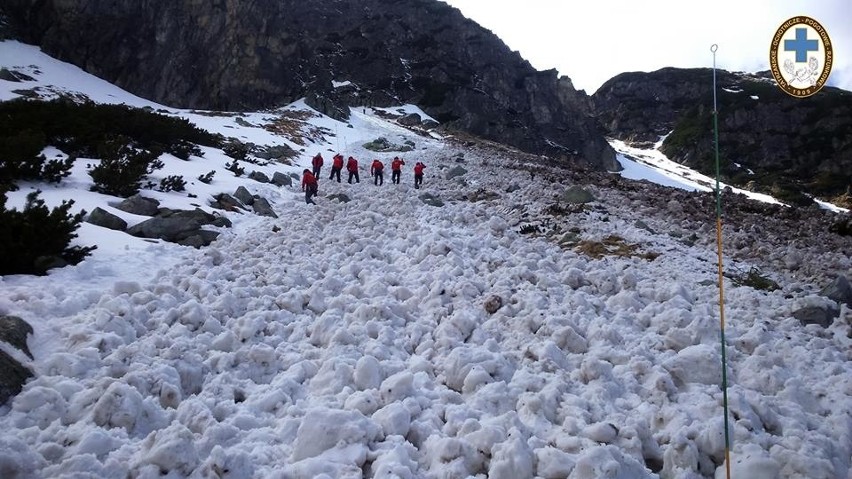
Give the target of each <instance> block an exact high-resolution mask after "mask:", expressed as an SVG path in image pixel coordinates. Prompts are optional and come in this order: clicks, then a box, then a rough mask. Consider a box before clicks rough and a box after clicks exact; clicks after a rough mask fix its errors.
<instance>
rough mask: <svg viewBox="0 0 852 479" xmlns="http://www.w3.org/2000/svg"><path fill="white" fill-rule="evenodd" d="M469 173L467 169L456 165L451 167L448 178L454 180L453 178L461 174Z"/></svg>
mask: <svg viewBox="0 0 852 479" xmlns="http://www.w3.org/2000/svg"><path fill="white" fill-rule="evenodd" d="M466 174H467V170H466V169H464V168H463V167H461V166H454V167H452V168H450V171H448V172H447V176H446V178H447V179H448V180H452V179H453V178H458V177H459V176H464V175H466Z"/></svg>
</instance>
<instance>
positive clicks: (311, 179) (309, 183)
mask: <svg viewBox="0 0 852 479" xmlns="http://www.w3.org/2000/svg"><path fill="white" fill-rule="evenodd" d="M318 189H319V185H318V184H317V177H316V176H314V174H313V173H311V170H309V169H307V168H305V171H303V172H302V191H304V192H305V203H307V204H309V205H315V204H316V203H314V200H312V199H311V197H313V196H315V195H316V194H317V190H318Z"/></svg>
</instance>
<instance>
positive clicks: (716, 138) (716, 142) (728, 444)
mask: <svg viewBox="0 0 852 479" xmlns="http://www.w3.org/2000/svg"><path fill="white" fill-rule="evenodd" d="M718 49H719V47H718V45H716V44H715V43H714V44H713V45H712V46H711V47H710V51H711V52H713V140H714V141H713V143H714V145H715V147H716V250H717V251H718V254H719V259H718V264H719V326H720V327H719V331H720V332H721V342H722V407H723V409H724V412H725V474H726V477H727V478H728V479H731V437H730V433H729V427H728V366H727V363H728V361H727V357H726V355H725V287H724V284H723V275H722V190H721V188H720V187H719V176H720V172H719V110H718V109H717V108H716V50H718Z"/></svg>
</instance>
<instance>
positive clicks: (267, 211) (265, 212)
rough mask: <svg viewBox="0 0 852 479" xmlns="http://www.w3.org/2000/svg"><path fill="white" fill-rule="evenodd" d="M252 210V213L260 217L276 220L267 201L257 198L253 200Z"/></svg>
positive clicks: (276, 216)
mask: <svg viewBox="0 0 852 479" xmlns="http://www.w3.org/2000/svg"><path fill="white" fill-rule="evenodd" d="M252 208H254V212H255V213H257V214H259V215H260V216H268V217H270V218H278V215H276V214H275V211H273V210H272V206H270V205H269V201H267V200H266V198H257V199H256V200H254V203H253V204H252Z"/></svg>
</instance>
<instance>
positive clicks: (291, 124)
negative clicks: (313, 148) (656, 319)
mask: <svg viewBox="0 0 852 479" xmlns="http://www.w3.org/2000/svg"><path fill="white" fill-rule="evenodd" d="M315 116H316V115H314V114H313V113H311V112H309V111H301V110H285V111H283V112H281V113H280V114H279V116H278V117H275V118H268V119H266V120H267V121H268V122H269V123H266V124H265V125H263V128H264V129H265V130H266V131H270V132H272V133H275V134H276V135H281V136H283V137H285V138H287V139H288V140H290V141H292V142H293V143H295V144H297V145H299V146H305V138H309V139H311V140H313V141H320V140H322V139H323V138H324V137H325V136H334V133H333V132H332V131H331V130H329V129H328V128H323V127H319V126H314V125H311V124H310V123H308V122H307V120H308V119H310V118H313V117H315Z"/></svg>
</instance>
